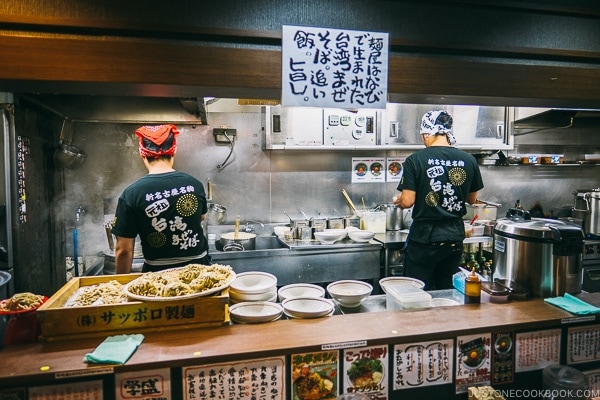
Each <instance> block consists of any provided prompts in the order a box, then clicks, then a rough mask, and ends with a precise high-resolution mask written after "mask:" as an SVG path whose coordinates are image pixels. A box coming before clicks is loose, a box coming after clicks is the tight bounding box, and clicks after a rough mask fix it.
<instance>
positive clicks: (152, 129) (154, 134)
mask: <svg viewBox="0 0 600 400" xmlns="http://www.w3.org/2000/svg"><path fill="white" fill-rule="evenodd" d="M171 132H173V135H174V136H176V135H178V134H179V131H178V130H177V127H176V126H175V125H171V124H169V125H155V126H142V127H141V128H138V129H137V130H136V131H135V134H136V135H137V136H138V137H139V138H140V154H141V155H142V157H160V156H164V155H166V156H172V155H173V154H175V149H176V147H177V146H176V140H173V145H172V146H171V148H169V149H167V150H158V151H152V150H149V149H147V148H145V147H144V145H143V144H142V138H146V139H148V140H150V141H151V142H152V143H154V144H156V145H157V146H160V145H161V144H163V143H164V141H165V140H167V139H168V137H169V134H170V133H171Z"/></svg>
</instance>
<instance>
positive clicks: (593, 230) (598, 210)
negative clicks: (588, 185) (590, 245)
mask: <svg viewBox="0 0 600 400" xmlns="http://www.w3.org/2000/svg"><path fill="white" fill-rule="evenodd" d="M573 195H574V205H573V211H572V215H571V216H572V217H573V218H580V219H582V220H583V231H584V232H585V233H590V234H594V235H600V188H597V189H591V190H576V191H574V192H573Z"/></svg>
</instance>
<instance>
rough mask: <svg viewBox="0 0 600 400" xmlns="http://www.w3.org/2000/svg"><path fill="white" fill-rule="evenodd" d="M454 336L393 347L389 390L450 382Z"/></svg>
mask: <svg viewBox="0 0 600 400" xmlns="http://www.w3.org/2000/svg"><path fill="white" fill-rule="evenodd" d="M453 357H454V339H446V340H439V341H432V342H424V343H411V344H398V345H395V346H394V364H393V368H394V370H393V371H392V373H393V374H394V376H393V378H392V379H393V389H394V390H399V389H412V388H416V387H424V386H432V385H443V384H450V383H452V377H453V374H452V365H453V364H452V359H453Z"/></svg>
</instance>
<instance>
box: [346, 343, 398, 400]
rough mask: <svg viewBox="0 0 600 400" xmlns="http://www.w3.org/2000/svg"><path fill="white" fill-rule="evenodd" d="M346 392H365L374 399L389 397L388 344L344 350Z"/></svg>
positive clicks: (383, 399)
mask: <svg viewBox="0 0 600 400" xmlns="http://www.w3.org/2000/svg"><path fill="white" fill-rule="evenodd" d="M343 360H344V364H343V365H344V380H343V382H344V393H364V394H367V395H368V396H369V397H370V398H371V399H372V400H386V399H387V398H388V385H387V381H388V371H387V369H388V346H387V345H382V346H370V347H359V348H354V349H346V350H344V358H343Z"/></svg>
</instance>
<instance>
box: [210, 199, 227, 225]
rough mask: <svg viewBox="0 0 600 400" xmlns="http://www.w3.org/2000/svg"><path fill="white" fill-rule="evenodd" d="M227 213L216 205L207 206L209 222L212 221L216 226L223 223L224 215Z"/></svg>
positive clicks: (222, 207)
mask: <svg viewBox="0 0 600 400" xmlns="http://www.w3.org/2000/svg"><path fill="white" fill-rule="evenodd" d="M226 212H227V208H226V207H225V206H222V205H221V204H217V203H210V204H209V205H208V216H209V217H210V220H211V221H214V222H215V223H216V224H222V223H223V221H225V213H226Z"/></svg>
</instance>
